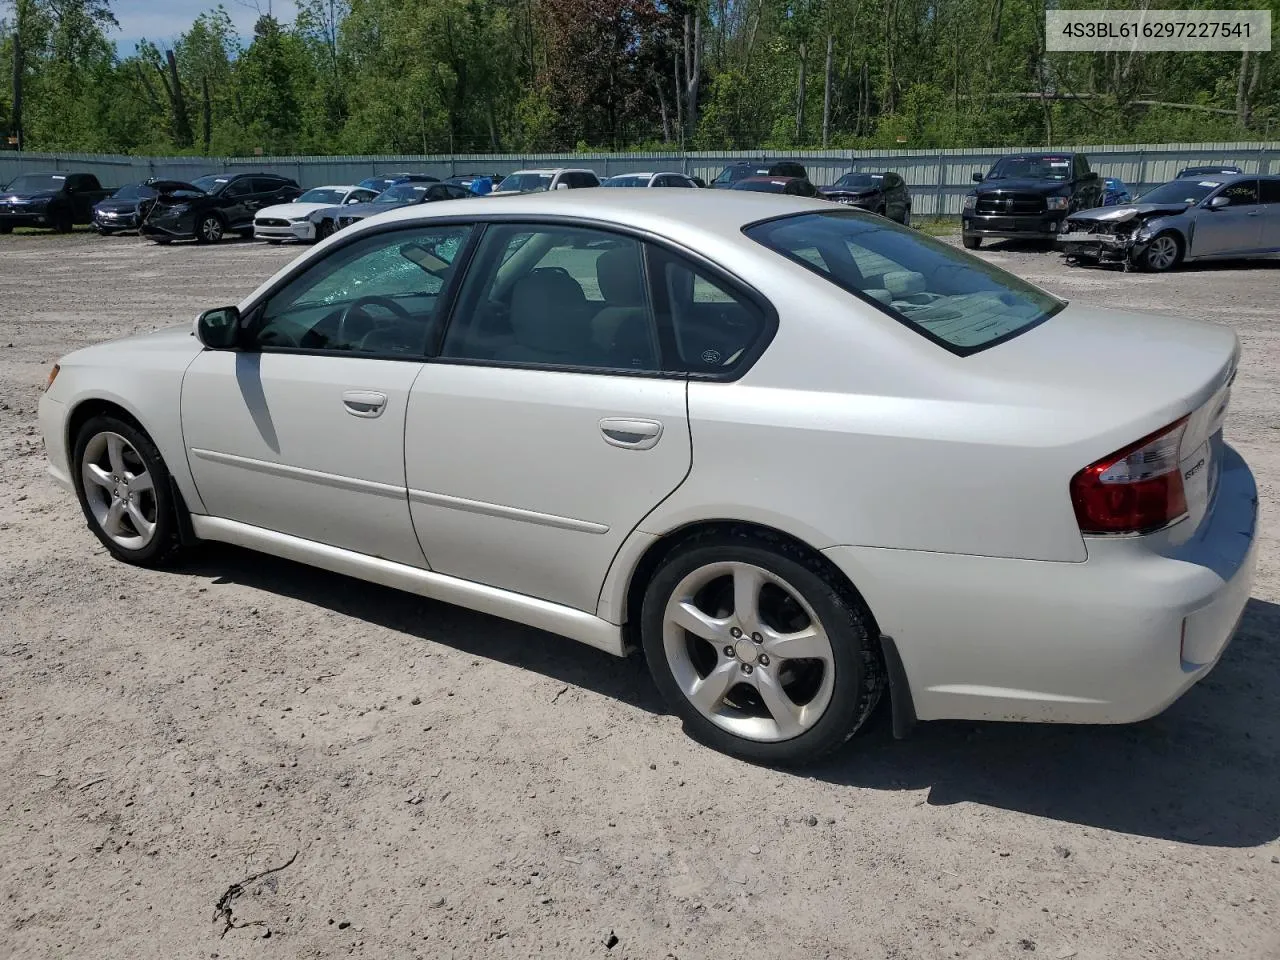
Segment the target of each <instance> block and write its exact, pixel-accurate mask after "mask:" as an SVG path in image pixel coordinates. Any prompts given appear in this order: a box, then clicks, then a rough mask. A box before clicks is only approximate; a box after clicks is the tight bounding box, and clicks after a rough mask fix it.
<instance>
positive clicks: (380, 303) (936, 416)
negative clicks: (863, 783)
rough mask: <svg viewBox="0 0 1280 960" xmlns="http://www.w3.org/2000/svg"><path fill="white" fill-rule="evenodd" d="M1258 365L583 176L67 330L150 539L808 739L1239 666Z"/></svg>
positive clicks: (939, 266) (1144, 320)
mask: <svg viewBox="0 0 1280 960" xmlns="http://www.w3.org/2000/svg"><path fill="white" fill-rule="evenodd" d="M1238 356H1239V348H1238V345H1237V340H1236V337H1235V334H1234V333H1233V332H1232V331H1231V330H1230V329H1227V328H1225V327H1221V326H1211V325H1206V324H1201V323H1194V322H1189V321H1185V320H1179V319H1175V318H1169V317H1155V316H1144V315H1139V314H1133V313H1119V312H1112V311H1107V310H1100V309H1095V308H1092V307H1085V306H1078V305H1075V304H1072V303H1068V302H1065V301H1063V300H1060V299H1058V298H1057V297H1054V296H1052V295H1050V294H1048V293H1046V292H1045V291H1043V290H1040V289H1038V288H1037V287H1034V286H1032V285H1031V284H1029V283H1027V282H1025V281H1023V280H1020V279H1018V278H1017V277H1015V276H1012V275H1010V274H1008V273H1006V272H1004V271H1003V270H1000V269H998V268H996V267H994V266H991V265H990V264H987V263H984V262H982V261H980V260H977V259H975V258H974V257H972V256H970V255H969V254H967V253H965V252H963V251H961V250H958V249H955V248H953V247H951V246H949V245H946V244H944V243H941V242H938V241H935V240H932V239H930V238H929V237H927V236H923V235H921V234H920V233H918V232H915V231H912V230H910V229H906V228H903V227H900V226H898V225H897V224H895V223H892V222H890V221H888V220H886V219H884V218H883V217H878V216H873V215H871V214H866V213H862V212H859V211H856V210H849V209H834V208H833V206H832V205H831V204H828V203H824V202H822V201H816V200H806V199H801V198H793V197H779V196H768V195H760V194H753V193H749V192H742V191H712V190H707V191H674V190H673V191H662V190H640V191H628V190H589V191H587V190H583V191H576V190H575V191H568V192H564V193H559V194H545V195H536V196H512V197H506V198H497V199H494V200H491V201H489V202H486V203H483V204H477V205H475V206H472V205H471V204H457V205H454V204H443V203H442V204H430V205H423V206H414V207H409V208H405V209H401V210H396V211H393V212H389V213H387V214H385V215H382V216H378V217H373V218H370V219H368V220H364V221H362V222H361V223H359V224H358V225H356V226H354V227H352V228H351V229H349V230H344V231H342V232H341V233H340V234H338V235H336V236H334V237H331V238H329V239H328V240H326V241H324V242H322V243H321V244H319V245H318V246H317V247H315V248H313V249H312V250H310V251H309V252H307V253H305V254H303V255H302V256H300V257H299V258H298V259H297V260H296V261H294V262H293V263H292V264H290V265H289V266H288V267H286V268H284V269H283V270H281V271H280V272H279V273H278V274H276V275H275V276H274V277H272V278H271V279H270V280H268V281H267V282H266V283H265V284H263V285H262V286H261V287H259V288H258V289H257V290H256V291H254V292H253V293H251V294H250V295H249V296H248V297H246V298H245V299H244V300H243V301H241V302H240V304H238V305H237V306H227V307H221V308H218V309H211V310H208V311H207V312H205V313H204V314H203V315H202V316H201V317H200V318H199V319H198V321H197V322H196V324H195V330H194V336H193V335H192V330H191V329H190V327H184V328H176V329H166V330H160V331H158V332H156V333H152V334H148V335H144V336H138V337H132V338H129V339H125V340H119V341H116V342H113V343H106V344H102V345H100V346H95V347H90V348H88V349H84V350H79V351H76V352H75V353H72V354H70V355H68V356H67V357H65V358H63V359H62V360H61V361H60V363H59V365H58V366H56V367H54V369H53V372H52V374H51V379H50V385H49V389H48V391H47V393H46V394H45V395H44V399H43V400H42V402H41V405H40V420H41V425H42V429H43V432H44V437H45V443H46V445H47V449H48V456H49V461H50V469H51V472H52V474H53V476H54V477H55V478H57V479H58V480H59V481H61V482H62V483H63V484H64V485H65V486H66V487H67V488H68V489H69V490H74V491H75V494H76V495H77V496H78V498H79V500H80V503H81V506H82V507H83V509H84V514H85V516H86V517H87V519H88V523H89V527H90V529H92V530H93V532H94V533H95V534H96V535H97V537H98V538H99V539H100V540H101V541H102V543H103V544H104V545H105V546H106V548H107V549H108V550H109V551H110V552H111V553H112V554H113V555H114V556H116V557H117V558H119V559H120V560H123V561H125V562H128V563H135V564H142V565H154V564H161V563H166V562H169V561H171V560H172V559H173V558H174V557H175V556H176V555H177V554H178V553H179V552H180V551H181V550H182V549H184V548H187V547H189V546H191V545H192V544H194V543H196V542H198V541H200V540H220V541H226V542H229V543H235V544H240V545H242V546H244V547H249V548H252V549H254V550H260V551H263V552H265V553H270V554H275V555H277V556H280V557H287V558H290V559H292V560H296V561H300V562H302V563H308V564H313V565H315V566H318V567H324V568H326V569H329V570H333V571H338V572H340V573H343V574H347V575H349V576H352V577H359V578H363V579H366V580H370V581H376V582H378V583H382V584H387V585H391V586H394V587H398V588H401V589H403V590H408V591H412V592H414V593H418V594H422V595H424V596H429V597H434V598H437V599H439V600H444V601H448V602H451V603H456V604H460V605H462V606H465V607H470V608H472V609H475V610H482V611H485V612H487V613H490V614H496V615H498V616H501V617H506V618H509V619H511V620H515V621H519V622H521V623H524V624H529V625H531V626H534V627H537V628H540V629H543V630H548V631H552V632H554V633H558V634H563V635H564V636H566V637H569V638H572V639H574V640H578V641H581V642H583V643H587V644H590V645H592V646H595V647H598V648H600V649H602V650H607V651H609V652H610V653H613V654H617V655H619V656H621V655H625V654H627V653H628V652H630V651H632V650H633V649H635V648H643V650H644V654H645V656H646V658H647V660H648V664H649V667H650V669H651V671H652V674H653V678H654V681H655V683H656V684H657V686H658V687H659V689H660V690H661V691H662V693H663V694H664V695H665V697H666V699H667V701H668V702H669V704H670V706H671V709H672V710H673V711H674V712H675V713H677V714H678V715H679V716H680V717H681V719H682V720H683V721H684V724H685V726H686V728H687V730H688V731H689V732H690V733H691V734H693V735H694V736H695V737H697V738H699V739H700V740H702V741H704V742H705V743H707V744H710V745H711V746H713V747H715V748H717V749H720V750H724V751H726V752H729V753H732V754H735V755H737V756H740V757H744V758H748V759H750V760H753V761H760V762H771V763H798V762H803V761H807V760H811V759H812V758H814V757H816V756H818V755H821V754H822V753H824V752H825V751H828V750H830V749H832V748H834V747H836V746H837V745H839V744H840V743H842V742H843V741H845V740H846V739H847V738H848V737H849V736H851V735H852V734H853V733H854V732H855V731H856V730H857V729H858V728H859V726H861V725H862V724H863V722H864V721H865V720H866V719H867V716H868V715H869V714H870V713H871V711H872V710H873V709H874V708H875V707H876V704H877V701H879V700H880V699H881V697H882V696H883V695H884V694H885V693H886V692H887V694H888V696H889V699H890V702H891V704H890V705H891V713H892V718H893V723H894V728H895V731H896V732H898V733H899V734H902V733H904V732H905V731H906V729H907V728H908V727H909V726H910V725H911V723H912V722H913V721H915V720H917V719H919V720H931V719H935V718H962V719H973V720H979V719H982V720H1023V721H1058V722H1082V723H1124V722H1128V721H1134V720H1138V719H1141V718H1143V717H1148V716H1150V715H1152V714H1154V713H1157V712H1158V711H1160V710H1162V709H1164V708H1165V707H1166V706H1168V705H1169V704H1170V703H1171V702H1173V701H1174V700H1175V699H1176V698H1177V697H1178V696H1179V695H1180V694H1182V693H1183V692H1184V691H1186V690H1187V689H1188V688H1189V687H1190V686H1191V685H1192V684H1194V683H1195V682H1196V681H1197V680H1199V679H1200V678H1201V677H1203V676H1205V674H1206V673H1207V672H1208V671H1209V670H1210V669H1211V668H1212V667H1213V665H1214V663H1215V662H1216V661H1217V660H1218V658H1219V656H1220V655H1221V653H1222V651H1223V649H1224V647H1225V646H1226V644H1227V641H1228V640H1229V638H1230V637H1231V635H1232V632H1233V631H1234V630H1235V627H1236V624H1237V622H1238V620H1239V618H1240V615H1241V611H1242V610H1243V609H1244V606H1245V603H1246V601H1247V600H1248V597H1249V591H1250V584H1251V579H1252V575H1253V566H1254V557H1255V549H1254V540H1255V526H1256V521H1257V493H1256V489H1255V486H1254V479H1253V476H1252V474H1251V473H1250V470H1249V468H1248V466H1247V465H1246V464H1245V463H1244V461H1243V460H1242V459H1241V458H1240V456H1239V455H1238V454H1237V453H1236V452H1235V451H1234V450H1232V448H1231V447H1229V446H1227V445H1226V444H1225V443H1224V442H1223V437H1222V424H1223V419H1224V417H1225V416H1226V412H1227V402H1228V397H1229V393H1230V389H1231V381H1232V378H1233V376H1234V374H1235V370H1236V363H1237V360H1238ZM282 655H287V648H282Z"/></svg>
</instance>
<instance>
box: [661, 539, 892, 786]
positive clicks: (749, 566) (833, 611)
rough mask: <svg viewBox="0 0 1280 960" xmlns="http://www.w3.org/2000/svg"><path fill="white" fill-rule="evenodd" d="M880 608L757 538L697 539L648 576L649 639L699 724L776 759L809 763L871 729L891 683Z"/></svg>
mask: <svg viewBox="0 0 1280 960" xmlns="http://www.w3.org/2000/svg"><path fill="white" fill-rule="evenodd" d="M869 624H870V616H869V615H868V614H867V613H866V611H865V608H864V607H863V606H862V603H861V601H860V600H859V598H858V597H857V596H856V595H855V594H853V593H852V591H851V589H849V588H848V587H847V585H843V584H840V583H838V582H836V581H835V577H834V575H833V572H832V571H831V570H830V569H828V568H827V567H826V566H825V564H823V563H822V562H821V561H820V560H819V559H817V558H814V557H812V556H810V555H808V554H807V553H806V552H804V551H802V550H800V549H799V548H798V547H795V546H793V545H790V544H785V543H770V542H767V541H762V540H759V539H755V538H752V537H748V536H726V537H720V538H718V539H716V540H713V541H707V542H700V541H698V540H693V541H691V542H689V543H688V544H687V545H685V546H684V547H683V548H680V549H677V550H676V551H675V552H674V553H673V554H672V555H671V556H670V557H669V558H668V559H667V561H666V562H665V563H664V564H663V565H662V566H661V568H660V569H659V570H658V572H657V573H656V574H655V575H654V577H653V579H652V581H651V582H650V584H649V588H648V591H647V592H646V595H645V600H644V605H643V610H642V614H641V639H642V642H643V644H644V648H645V653H646V656H647V657H648V659H649V668H650V671H651V672H652V673H653V676H654V680H655V682H656V683H657V685H658V687H659V688H660V689H661V690H662V692H663V694H664V695H665V696H666V697H667V699H668V701H669V702H670V704H671V706H672V708H673V710H674V711H675V712H676V713H678V714H679V715H680V716H681V718H682V719H683V720H684V721H685V724H686V726H687V727H688V728H689V730H690V732H691V733H693V734H694V735H695V736H697V737H699V739H702V740H704V741H705V742H708V743H709V744H710V745H712V746H714V747H716V748H718V749H721V750H724V751H725V752H728V753H732V754H734V755H737V756H742V757H745V758H747V759H751V760H756V761H760V762H770V763H796V762H802V761H805V760H810V759H812V758H813V757H815V756H818V755H820V754H822V753H824V752H826V751H827V750H830V749H832V748H833V747H835V746H838V745H839V744H841V743H843V742H844V741H845V740H846V739H848V738H849V737H850V736H852V734H853V733H854V732H855V731H856V730H857V729H858V727H859V726H861V725H862V723H863V721H864V720H865V719H866V717H867V716H868V715H869V714H870V712H871V709H872V708H873V707H874V706H875V704H876V701H877V700H878V699H879V697H880V693H881V689H882V687H883V685H884V680H883V676H884V673H883V667H882V664H881V661H880V657H879V650H878V648H877V646H876V644H875V642H874V639H873V637H872V635H871V633H870V631H869Z"/></svg>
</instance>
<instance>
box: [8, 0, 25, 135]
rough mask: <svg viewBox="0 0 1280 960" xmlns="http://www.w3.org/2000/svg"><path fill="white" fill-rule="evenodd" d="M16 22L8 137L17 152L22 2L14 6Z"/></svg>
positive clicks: (20, 84)
mask: <svg viewBox="0 0 1280 960" xmlns="http://www.w3.org/2000/svg"><path fill="white" fill-rule="evenodd" d="M14 6H15V13H16V17H15V20H16V22H15V23H14V27H13V121H12V123H11V124H10V126H11V131H10V134H9V135H10V136H11V137H12V138H13V141H14V145H15V146H16V148H17V149H18V150H21V149H22V147H23V142H22V141H23V137H22V72H23V71H22V9H23V3H22V0H18V2H17V3H16V4H15V5H14Z"/></svg>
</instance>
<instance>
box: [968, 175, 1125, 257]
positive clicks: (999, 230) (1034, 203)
mask: <svg viewBox="0 0 1280 960" xmlns="http://www.w3.org/2000/svg"><path fill="white" fill-rule="evenodd" d="M973 179H974V180H975V181H977V183H978V186H977V187H975V188H974V189H973V192H971V193H970V194H969V195H968V196H967V197H965V198H964V211H963V213H962V217H963V221H964V223H963V229H962V233H961V240H962V242H963V243H964V245H965V247H966V248H968V249H969V250H976V249H978V247H980V246H982V240H983V238H984V237H999V238H1014V239H1023V240H1050V241H1051V240H1054V239H1056V238H1057V236H1058V229H1059V227H1061V225H1062V221H1063V220H1065V219H1066V218H1067V215H1068V214H1071V213H1074V212H1075V211H1077V210H1091V209H1093V208H1094V207H1100V206H1102V194H1103V189H1104V187H1103V181H1102V178H1101V177H1099V176H1098V175H1097V174H1096V173H1094V172H1093V171H1092V170H1090V169H1089V161H1088V159H1087V158H1086V157H1085V155H1084V154H1082V153H1024V154H1019V155H1017V156H1011V157H1001V158H1000V159H999V160H997V161H996V163H995V166H993V167H992V168H991V170H990V172H989V173H987V175H986V176H983V175H982V174H981V173H975V174H974V175H973Z"/></svg>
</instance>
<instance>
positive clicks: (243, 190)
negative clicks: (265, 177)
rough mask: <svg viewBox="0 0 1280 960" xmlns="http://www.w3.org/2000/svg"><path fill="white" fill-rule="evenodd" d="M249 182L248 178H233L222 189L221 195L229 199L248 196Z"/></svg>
mask: <svg viewBox="0 0 1280 960" xmlns="http://www.w3.org/2000/svg"><path fill="white" fill-rule="evenodd" d="M251 182H252V181H249V180H235V181H233V182H231V183H229V184H227V186H226V189H225V190H223V191H222V195H223V196H224V197H228V198H230V199H235V198H236V197H244V196H248V194H249V185H250V183H251Z"/></svg>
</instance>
